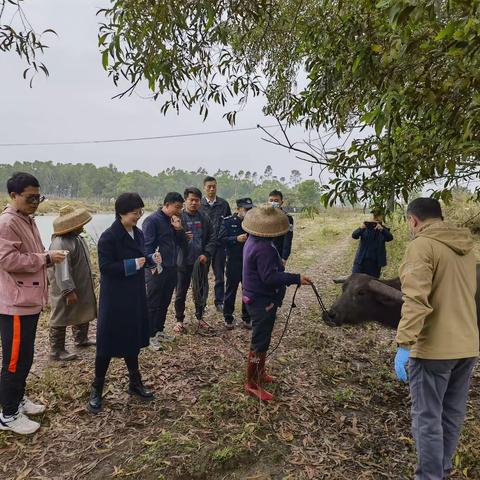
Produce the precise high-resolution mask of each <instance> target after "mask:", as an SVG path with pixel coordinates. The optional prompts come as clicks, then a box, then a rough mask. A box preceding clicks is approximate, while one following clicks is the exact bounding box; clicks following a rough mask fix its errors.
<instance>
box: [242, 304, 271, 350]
mask: <svg viewBox="0 0 480 480" xmlns="http://www.w3.org/2000/svg"><path fill="white" fill-rule="evenodd" d="M277 310H278V307H277V306H276V305H274V304H273V303H272V302H270V301H268V300H255V301H254V302H253V303H250V304H248V305H247V311H248V313H249V315H250V318H251V319H252V339H251V342H250V350H251V351H252V352H256V353H261V352H266V351H267V350H268V347H270V341H271V340H272V331H273V326H274V325H275V319H276V318H277Z"/></svg>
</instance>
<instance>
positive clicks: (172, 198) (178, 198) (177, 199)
mask: <svg viewBox="0 0 480 480" xmlns="http://www.w3.org/2000/svg"><path fill="white" fill-rule="evenodd" d="M184 201H185V200H184V199H183V197H182V195H181V194H180V193H178V192H168V193H167V194H166V195H165V198H164V199H163V204H164V205H166V204H167V203H183V202H184Z"/></svg>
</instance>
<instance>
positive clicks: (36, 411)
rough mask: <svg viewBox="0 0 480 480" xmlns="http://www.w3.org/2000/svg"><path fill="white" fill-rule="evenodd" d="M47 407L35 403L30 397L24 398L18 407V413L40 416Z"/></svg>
mask: <svg viewBox="0 0 480 480" xmlns="http://www.w3.org/2000/svg"><path fill="white" fill-rule="evenodd" d="M46 409H47V407H46V406H45V405H41V404H39V403H33V402H32V401H31V400H30V399H29V398H28V397H23V399H22V401H21V402H20V405H19V406H18V411H19V412H20V413H24V414H25V415H40V414H41V413H43V412H44V411H45V410H46Z"/></svg>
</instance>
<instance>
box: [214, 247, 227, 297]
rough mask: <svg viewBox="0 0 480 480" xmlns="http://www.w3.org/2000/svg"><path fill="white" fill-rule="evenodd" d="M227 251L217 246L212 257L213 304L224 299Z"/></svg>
mask: <svg viewBox="0 0 480 480" xmlns="http://www.w3.org/2000/svg"><path fill="white" fill-rule="evenodd" d="M226 258H227V252H226V250H225V247H223V246H220V245H219V246H218V247H217V249H216V251H215V255H213V258H212V269H213V275H214V276H215V288H214V290H215V305H220V304H222V303H223V302H224V301H225V261H226Z"/></svg>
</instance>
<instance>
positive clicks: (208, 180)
mask: <svg viewBox="0 0 480 480" xmlns="http://www.w3.org/2000/svg"><path fill="white" fill-rule="evenodd" d="M216 181H217V179H216V178H215V177H210V176H208V177H205V178H204V179H203V184H204V185H205V184H206V183H207V182H216Z"/></svg>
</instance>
